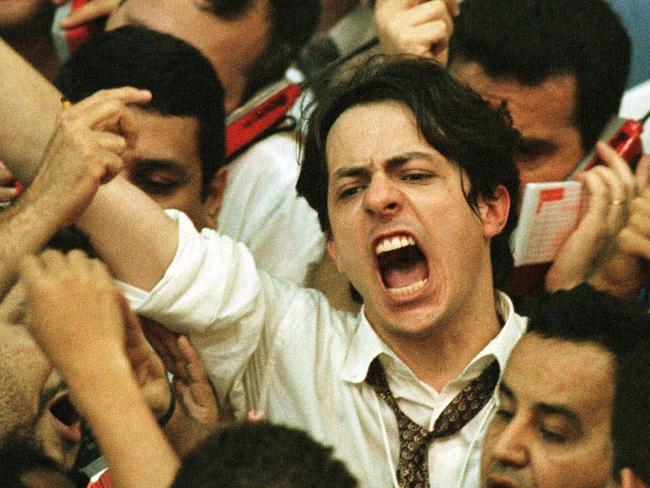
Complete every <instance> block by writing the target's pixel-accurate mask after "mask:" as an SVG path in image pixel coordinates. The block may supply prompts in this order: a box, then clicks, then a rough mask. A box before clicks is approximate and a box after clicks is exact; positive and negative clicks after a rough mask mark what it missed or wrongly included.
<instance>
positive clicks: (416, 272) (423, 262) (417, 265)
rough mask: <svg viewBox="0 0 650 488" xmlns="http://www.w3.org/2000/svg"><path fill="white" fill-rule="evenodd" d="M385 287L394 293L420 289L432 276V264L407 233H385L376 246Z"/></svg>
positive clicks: (409, 292)
mask: <svg viewBox="0 0 650 488" xmlns="http://www.w3.org/2000/svg"><path fill="white" fill-rule="evenodd" d="M375 254H376V255H377V264H378V266H379V272H380V274H381V279H382V281H383V283H384V287H385V288H386V289H387V290H388V291H389V292H390V293H392V294H393V295H410V294H413V293H415V292H418V291H420V290H421V289H422V288H424V286H425V285H426V284H427V281H428V280H429V266H428V264H427V258H426V256H425V255H424V253H423V252H422V251H421V250H420V248H419V247H418V246H417V244H416V242H415V239H414V238H413V237H412V236H410V235H407V234H402V235H397V236H392V237H386V238H384V239H381V240H380V241H379V242H377V244H376V246H375Z"/></svg>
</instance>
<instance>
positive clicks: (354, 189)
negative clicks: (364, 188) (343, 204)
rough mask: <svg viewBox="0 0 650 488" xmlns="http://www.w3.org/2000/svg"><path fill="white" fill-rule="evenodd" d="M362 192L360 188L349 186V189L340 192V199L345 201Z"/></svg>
mask: <svg viewBox="0 0 650 488" xmlns="http://www.w3.org/2000/svg"><path fill="white" fill-rule="evenodd" d="M360 190H361V187H360V186H349V187H347V188H344V189H342V190H341V191H340V192H339V196H338V199H339V200H344V199H346V198H350V197H352V196H354V195H356V194H357V193H359V191H360Z"/></svg>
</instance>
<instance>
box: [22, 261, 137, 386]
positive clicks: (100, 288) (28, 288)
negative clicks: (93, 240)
mask: <svg viewBox="0 0 650 488" xmlns="http://www.w3.org/2000/svg"><path fill="white" fill-rule="evenodd" d="M19 268H20V282H21V283H22V286H23V287H24V290H25V296H26V320H27V324H28V325H29V328H30V332H31V333H32V335H33V336H34V338H35V339H36V341H37V342H38V344H39V345H40V346H41V348H42V349H43V350H44V351H45V352H46V353H47V355H48V356H49V357H50V359H51V360H52V362H53V363H54V365H55V366H56V368H57V369H58V370H59V371H60V372H61V373H62V374H63V376H64V377H65V378H66V380H67V381H68V382H69V383H74V380H75V378H76V377H77V375H79V374H83V375H85V376H88V374H89V373H92V372H93V371H95V367H94V366H96V367H97V368H100V369H101V368H103V365H102V363H103V362H105V361H111V362H113V361H118V362H119V361H120V359H121V358H124V353H123V347H124V346H123V345H124V320H125V318H124V312H125V310H126V309H127V308H128V307H127V305H126V301H125V299H124V297H123V296H122V294H121V293H120V291H119V290H118V289H117V288H116V286H115V285H114V283H113V280H112V279H111V277H110V275H109V273H108V270H107V269H106V266H105V265H104V264H103V263H101V262H100V261H98V260H96V259H89V258H88V257H86V255H85V254H84V253H83V252H82V251H78V250H74V251H72V252H70V253H69V254H67V255H63V254H62V253H60V252H59V251H54V250H47V251H45V252H43V253H42V254H41V255H40V256H27V257H26V258H24V259H23V261H21V263H20V266H19Z"/></svg>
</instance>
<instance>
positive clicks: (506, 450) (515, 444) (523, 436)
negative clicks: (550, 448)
mask: <svg viewBox="0 0 650 488" xmlns="http://www.w3.org/2000/svg"><path fill="white" fill-rule="evenodd" d="M528 442H529V433H528V428H527V426H526V425H525V423H523V422H520V421H518V420H517V419H516V418H515V419H512V420H511V421H510V422H509V423H508V424H507V425H506V426H505V428H504V429H503V430H502V431H501V433H500V434H499V435H498V437H497V439H496V442H495V444H494V451H493V457H494V458H495V459H497V460H498V461H499V462H500V463H501V464H503V465H506V466H517V467H523V466H526V465H527V464H528V462H529V446H528Z"/></svg>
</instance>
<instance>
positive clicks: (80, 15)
mask: <svg viewBox="0 0 650 488" xmlns="http://www.w3.org/2000/svg"><path fill="white" fill-rule="evenodd" d="M69 1H70V0H52V3H53V4H54V5H57V6H60V5H63V4H65V3H67V2H69ZM119 4H120V0H91V1H88V2H87V3H85V4H83V5H81V6H80V7H79V8H75V9H74V10H70V13H69V14H68V16H67V17H65V18H64V19H62V20H61V23H60V24H59V25H60V26H61V28H62V29H65V30H70V29H74V28H76V27H79V26H81V25H83V24H87V23H88V22H92V21H93V20H97V19H100V18H102V17H107V16H109V15H110V14H111V13H113V12H114V11H115V10H117V7H118V6H119Z"/></svg>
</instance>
